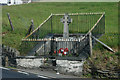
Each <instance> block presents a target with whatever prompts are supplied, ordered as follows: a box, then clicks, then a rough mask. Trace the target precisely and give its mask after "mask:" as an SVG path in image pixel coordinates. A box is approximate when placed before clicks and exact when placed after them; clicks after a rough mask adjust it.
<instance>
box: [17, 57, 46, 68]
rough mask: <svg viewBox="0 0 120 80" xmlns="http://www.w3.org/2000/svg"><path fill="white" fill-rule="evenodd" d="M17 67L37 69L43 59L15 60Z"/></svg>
mask: <svg viewBox="0 0 120 80" xmlns="http://www.w3.org/2000/svg"><path fill="white" fill-rule="evenodd" d="M16 62H17V66H18V67H24V68H39V67H40V66H41V65H43V64H44V59H43V58H34V59H33V58H31V59H30V58H29V59H26V58H24V59H16Z"/></svg>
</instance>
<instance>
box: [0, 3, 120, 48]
mask: <svg viewBox="0 0 120 80" xmlns="http://www.w3.org/2000/svg"><path fill="white" fill-rule="evenodd" d="M8 12H9V13H10V16H11V20H12V23H13V26H14V28H15V31H14V32H9V33H8V34H7V35H5V36H3V44H6V45H9V46H12V47H15V48H17V49H18V48H19V46H20V44H21V39H22V38H23V37H25V34H26V32H27V29H28V27H29V25H30V20H31V19H33V20H34V24H35V27H37V26H38V25H39V24H40V23H42V22H43V21H44V20H45V19H46V18H47V17H48V16H49V15H50V14H51V13H66V12H67V13H80V12H105V13H106V24H105V25H106V33H118V4H117V3H31V4H23V5H16V6H3V17H2V18H3V22H2V23H3V25H2V28H3V30H2V31H3V32H6V31H10V26H9V22H8V18H7V15H6V14H7V13H8ZM103 41H105V43H107V44H111V46H112V43H113V42H108V41H107V40H105V38H104V39H103ZM116 45H117V43H116V44H115V46H116Z"/></svg>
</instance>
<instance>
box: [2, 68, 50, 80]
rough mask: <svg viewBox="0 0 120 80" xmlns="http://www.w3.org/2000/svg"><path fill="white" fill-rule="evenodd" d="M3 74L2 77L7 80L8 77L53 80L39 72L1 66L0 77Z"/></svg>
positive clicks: (16, 79)
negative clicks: (34, 72)
mask: <svg viewBox="0 0 120 80" xmlns="http://www.w3.org/2000/svg"><path fill="white" fill-rule="evenodd" d="M1 76H2V79H3V80H4V79H5V80H6V79H11V80H12V79H14V80H18V79H20V78H21V79H25V80H27V78H28V80H29V79H33V80H34V79H35V80H52V79H50V78H48V77H45V76H41V75H38V74H32V73H27V72H23V71H17V70H15V69H8V68H3V67H0V77H1Z"/></svg>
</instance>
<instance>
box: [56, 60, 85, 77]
mask: <svg viewBox="0 0 120 80" xmlns="http://www.w3.org/2000/svg"><path fill="white" fill-rule="evenodd" d="M56 63H57V70H58V72H59V73H62V74H70V75H76V76H81V75H82V70H83V64H84V61H68V60H56Z"/></svg>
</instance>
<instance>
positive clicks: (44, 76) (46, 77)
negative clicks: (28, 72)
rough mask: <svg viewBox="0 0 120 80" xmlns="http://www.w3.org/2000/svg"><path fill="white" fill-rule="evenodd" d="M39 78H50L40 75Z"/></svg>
mask: <svg viewBox="0 0 120 80" xmlns="http://www.w3.org/2000/svg"><path fill="white" fill-rule="evenodd" d="M38 77H41V78H48V77H45V76H41V75H38Z"/></svg>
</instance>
